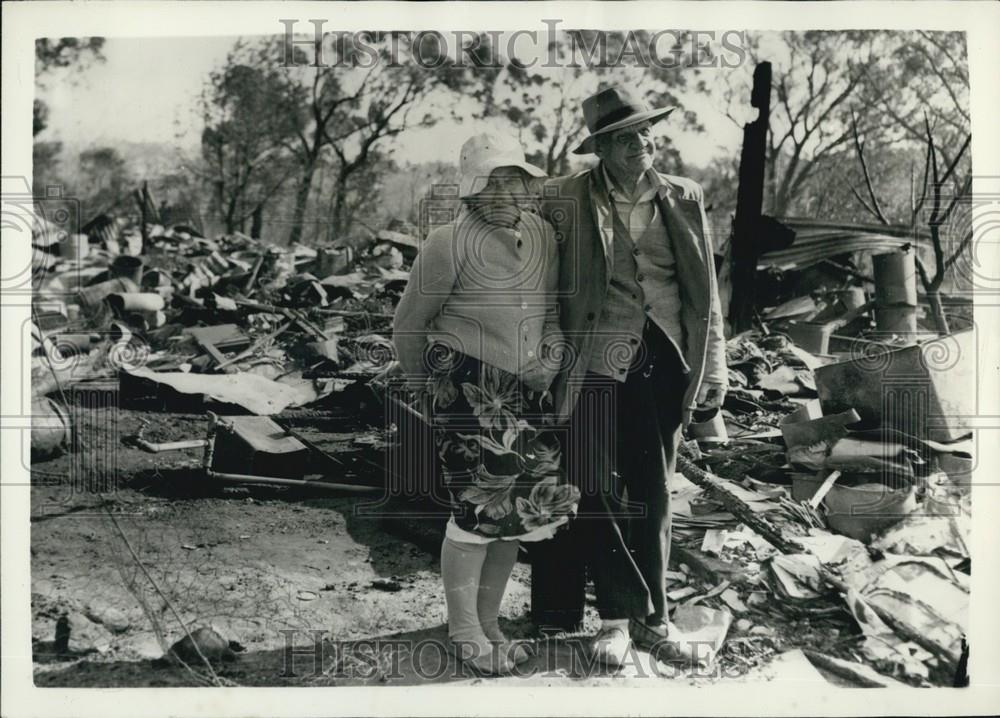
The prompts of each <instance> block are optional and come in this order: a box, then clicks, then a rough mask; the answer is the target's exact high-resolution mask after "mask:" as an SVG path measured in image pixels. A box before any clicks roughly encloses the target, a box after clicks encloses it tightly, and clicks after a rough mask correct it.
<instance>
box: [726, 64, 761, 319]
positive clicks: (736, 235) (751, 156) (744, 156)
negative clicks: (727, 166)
mask: <svg viewBox="0 0 1000 718" xmlns="http://www.w3.org/2000/svg"><path fill="white" fill-rule="evenodd" d="M750 104H751V105H752V106H753V107H756V108H757V110H758V114H757V119H756V120H754V121H753V122H749V123H747V124H746V125H744V127H743V150H742V153H741V155H740V185H739V189H738V191H737V195H736V218H735V221H734V222H733V241H732V261H733V264H732V267H733V273H732V274H733V293H732V296H734V297H739V298H740V301H738V302H731V303H730V305H729V323H730V325H731V326H732V331H733V333H734V334H735V333H737V332H741V331H744V330H746V329H749V328H750V325H751V323H752V321H753V311H754V303H755V298H756V297H755V292H754V280H755V279H756V276H757V256H758V254H759V250H758V246H757V238H756V233H757V232H756V229H757V227H758V225H759V223H760V217H761V209H762V207H763V203H764V162H765V160H766V159H767V128H768V122H769V119H770V114H771V63H770V62H762V63H760V64H759V65H757V67H756V69H755V70H754V72H753V90H752V92H751V94H750Z"/></svg>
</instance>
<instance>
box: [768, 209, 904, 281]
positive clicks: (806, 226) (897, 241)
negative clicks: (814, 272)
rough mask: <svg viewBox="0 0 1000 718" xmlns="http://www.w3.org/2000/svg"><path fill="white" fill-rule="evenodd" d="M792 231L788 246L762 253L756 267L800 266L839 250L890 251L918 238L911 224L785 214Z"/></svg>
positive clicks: (839, 251)
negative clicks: (826, 219)
mask: <svg viewBox="0 0 1000 718" xmlns="http://www.w3.org/2000/svg"><path fill="white" fill-rule="evenodd" d="M781 222H782V223H783V224H785V225H787V226H788V227H790V228H791V229H793V230H794V231H795V241H794V242H793V243H792V245H791V246H790V247H786V248H785V249H779V250H775V251H771V252H766V253H765V254H762V255H761V256H760V258H759V259H758V260H757V268H758V269H782V270H786V269H803V268H804V267H808V266H809V265H812V264H816V263H818V262H822V261H823V260H824V259H829V258H831V257H836V256H837V255H840V254H849V253H854V252H872V253H873V254H883V253H885V252H893V251H896V250H898V249H900V248H902V247H905V246H907V245H912V244H914V243H916V242H917V241H918V237H917V236H916V235H915V233H914V231H913V230H912V229H911V228H910V227H892V226H882V225H864V224H845V223H841V222H830V221H824V220H818V219H808V218H794V217H789V218H784V219H782V220H781Z"/></svg>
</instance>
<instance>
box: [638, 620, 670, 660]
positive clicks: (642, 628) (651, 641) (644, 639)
mask: <svg viewBox="0 0 1000 718" xmlns="http://www.w3.org/2000/svg"><path fill="white" fill-rule="evenodd" d="M629 630H630V631H631V632H632V640H634V641H635V645H637V646H638V647H639V648H641V649H643V650H644V651H649V652H650V653H652V654H653V655H654V656H655V655H656V651H658V650H659V649H660V648H661V647H662V646H663V644H664V643H666V642H667V636H668V635H669V633H670V631H669V629H668V628H667V624H666V623H645V622H644V621H637V620H635V619H634V618H633V619H632V620H631V621H629Z"/></svg>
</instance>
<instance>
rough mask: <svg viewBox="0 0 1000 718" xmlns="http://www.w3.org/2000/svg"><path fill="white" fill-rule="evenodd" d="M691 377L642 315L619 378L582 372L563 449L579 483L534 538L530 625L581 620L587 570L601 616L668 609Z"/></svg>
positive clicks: (559, 625) (659, 615)
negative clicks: (561, 518) (640, 331)
mask: <svg viewBox="0 0 1000 718" xmlns="http://www.w3.org/2000/svg"><path fill="white" fill-rule="evenodd" d="M687 382H688V377H687V375H686V374H685V372H684V369H683V364H682V362H681V360H680V357H679V355H678V353H677V349H676V348H675V346H674V344H673V343H672V342H671V341H670V340H669V339H667V337H666V336H665V335H664V334H663V332H662V331H660V329H658V328H657V327H656V325H654V324H653V323H652V322H650V321H647V322H646V327H645V331H644V336H643V342H642V345H641V346H640V347H639V348H638V350H637V352H636V355H635V360H634V361H633V364H632V367H631V368H630V370H629V374H628V378H627V379H626V381H625V382H616V381H614V380H613V379H611V378H610V377H603V376H600V375H598V374H589V373H588V374H587V380H586V381H585V382H584V386H583V387H581V388H580V389H579V391H580V399H579V402H578V403H577V405H576V408H575V409H574V412H573V416H572V418H571V421H570V427H569V436H568V439H567V444H568V445H567V446H564V447H563V455H564V457H566V461H567V471H568V474H569V477H570V480H571V481H573V482H575V483H576V484H577V485H578V486H579V487H580V490H581V494H582V496H581V500H580V508H579V513H578V515H577V518H576V519H574V520H573V521H571V522H570V526H569V528H568V529H563V530H560V531H558V532H557V534H556V537H555V538H553V539H551V540H548V541H541V542H538V543H537V544H532V545H531V549H530V553H531V563H532V576H531V608H532V619H533V621H534V623H535V625H536V626H538V627H539V628H542V629H545V628H548V629H562V630H568V631H576V630H580V629H581V628H582V621H583V608H584V584H585V581H586V574H587V571H588V570H589V572H590V576H591V578H592V579H593V581H594V587H595V591H596V594H597V609H598V612H599V613H600V616H601V618H603V619H618V618H636V619H639V620H647V621H649V622H650V623H654V622H659V621H660V620H665V619H666V616H667V597H666V586H665V584H666V581H665V575H664V572H665V571H666V568H667V560H668V558H669V555H670V494H669V490H668V486H667V480H668V477H669V476H670V475H672V474H673V472H674V466H675V463H676V454H677V445H678V443H679V441H680V434H681V423H682V416H683V407H682V403H683V397H684V392H685V389H686V387H687Z"/></svg>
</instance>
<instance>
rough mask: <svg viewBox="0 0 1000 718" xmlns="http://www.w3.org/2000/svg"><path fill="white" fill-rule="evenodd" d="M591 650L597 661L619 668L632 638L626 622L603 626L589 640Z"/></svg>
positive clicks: (622, 663)
mask: <svg viewBox="0 0 1000 718" xmlns="http://www.w3.org/2000/svg"><path fill="white" fill-rule="evenodd" d="M590 645H591V652H592V653H593V656H594V658H595V659H596V660H597V662H598V663H603V664H604V665H606V666H611V667H613V668H619V667H621V666H623V665H624V664H625V658H626V656H627V655H628V651H629V647H630V646H631V645H632V638H631V637H630V636H629V633H628V624H627V623H626V624H625V625H622V626H617V625H616V626H605V627H604V628H602V629H601V630H600V631H598V633H597V635H596V636H594V639H593V641H592V642H591V644H590Z"/></svg>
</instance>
